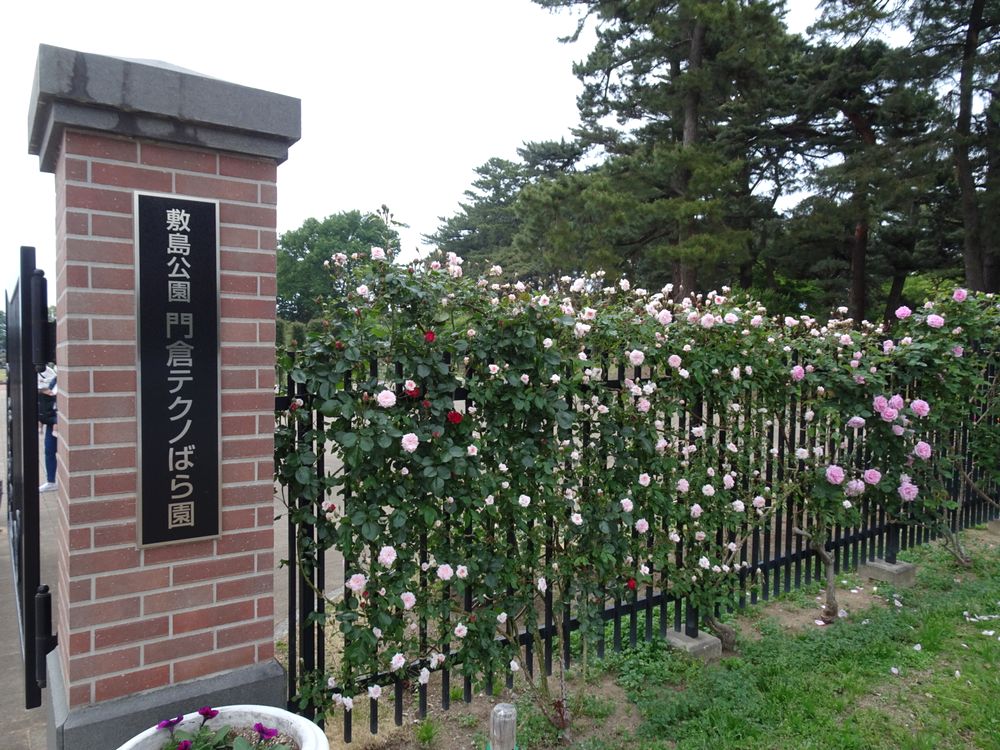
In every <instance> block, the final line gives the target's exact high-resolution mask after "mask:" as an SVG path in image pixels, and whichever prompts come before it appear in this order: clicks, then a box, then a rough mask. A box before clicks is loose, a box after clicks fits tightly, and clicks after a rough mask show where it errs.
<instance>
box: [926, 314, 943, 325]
mask: <svg viewBox="0 0 1000 750" xmlns="http://www.w3.org/2000/svg"><path fill="white" fill-rule="evenodd" d="M927 325H929V326H930V327H931V328H940V327H941V326H943V325H944V318H942V317H941V316H940V315H935V314H934V313H931V314H930V315H928V316H927Z"/></svg>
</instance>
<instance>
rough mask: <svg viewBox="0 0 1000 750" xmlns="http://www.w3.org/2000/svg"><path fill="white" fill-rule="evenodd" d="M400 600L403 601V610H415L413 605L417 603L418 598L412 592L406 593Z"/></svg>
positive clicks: (401, 595)
mask: <svg viewBox="0 0 1000 750" xmlns="http://www.w3.org/2000/svg"><path fill="white" fill-rule="evenodd" d="M399 598H400V599H402V600H403V609H413V605H414V604H416V603H417V597H416V596H415V595H414V594H413V593H412V592H410V591H404V592H403V593H402V594H400V596H399Z"/></svg>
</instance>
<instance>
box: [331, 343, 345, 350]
mask: <svg viewBox="0 0 1000 750" xmlns="http://www.w3.org/2000/svg"><path fill="white" fill-rule="evenodd" d="M333 348H334V349H336V350H337V351H338V352H342V351H344V342H343V341H336V342H334V344H333Z"/></svg>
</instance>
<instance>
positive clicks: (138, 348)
mask: <svg viewBox="0 0 1000 750" xmlns="http://www.w3.org/2000/svg"><path fill="white" fill-rule="evenodd" d="M140 196H147V197H151V198H175V199H177V200H185V201H193V202H195V203H209V204H212V205H214V206H215V342H216V349H215V362H216V367H215V372H216V382H215V392H216V393H217V394H218V397H219V408H218V409H216V435H217V436H218V451H219V453H218V456H219V460H218V472H217V474H216V476H217V478H218V485H217V486H216V496H217V498H218V502H217V511H218V519H217V526H216V528H218V530H219V531H218V533H217V534H212V535H210V536H198V537H192V538H190V539H175V540H171V541H166V542H149V543H143V539H142V327H141V326H140V325H139V310H140V309H141V293H142V289H141V288H140V285H139V253H140V247H139V198H140ZM219 204H220V201H219V199H217V198H204V197H201V196H196V195H181V194H179V193H162V192H154V191H148V190H135V191H133V193H132V224H133V230H132V243H133V246H134V248H133V253H132V258H133V264H134V265H133V270H134V275H135V429H136V443H135V462H136V479H135V482H136V484H135V515H136V519H135V520H136V525H135V546H136V549H139V550H145V549H156V548H157V547H169V546H173V545H176V544H193V543H195V542H203V541H206V540H217V539H221V538H222V462H223V459H222V243H221V232H220V227H221V224H222V220H221V217H220V215H219Z"/></svg>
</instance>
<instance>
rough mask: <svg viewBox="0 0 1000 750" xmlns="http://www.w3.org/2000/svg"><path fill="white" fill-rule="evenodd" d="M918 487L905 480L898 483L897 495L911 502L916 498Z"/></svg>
mask: <svg viewBox="0 0 1000 750" xmlns="http://www.w3.org/2000/svg"><path fill="white" fill-rule="evenodd" d="M919 489H920V488H919V487H917V485H915V484H910V483H909V482H906V483H904V484H901V485H899V496H900V497H901V498H903V500H905V501H906V502H908V503H911V502H913V501H914V500H916V499H917V493H918V491H919Z"/></svg>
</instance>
